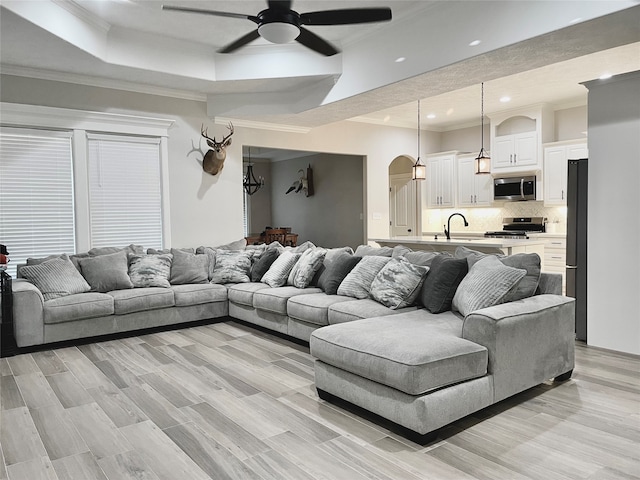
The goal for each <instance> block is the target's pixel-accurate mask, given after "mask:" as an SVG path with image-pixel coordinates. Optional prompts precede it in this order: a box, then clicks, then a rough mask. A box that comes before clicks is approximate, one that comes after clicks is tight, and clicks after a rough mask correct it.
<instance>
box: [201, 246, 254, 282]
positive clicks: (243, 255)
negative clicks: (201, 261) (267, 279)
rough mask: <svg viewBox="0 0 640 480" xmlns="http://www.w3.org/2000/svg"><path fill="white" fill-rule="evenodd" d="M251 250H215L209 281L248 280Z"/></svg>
mask: <svg viewBox="0 0 640 480" xmlns="http://www.w3.org/2000/svg"><path fill="white" fill-rule="evenodd" d="M251 256H252V253H251V252H246V251H244V250H241V251H232V250H216V257H215V267H214V268H213V272H212V274H211V283H247V282H250V281H251V279H250V278H249V272H250V271H251Z"/></svg>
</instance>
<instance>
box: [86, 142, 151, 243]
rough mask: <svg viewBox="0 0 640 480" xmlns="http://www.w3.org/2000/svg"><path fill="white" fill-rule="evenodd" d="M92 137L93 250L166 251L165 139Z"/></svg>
mask: <svg viewBox="0 0 640 480" xmlns="http://www.w3.org/2000/svg"><path fill="white" fill-rule="evenodd" d="M87 138H88V149H89V210H90V229H91V246H92V247H105V246H124V245H128V244H130V243H135V244H138V245H142V246H144V247H146V248H162V197H161V195H162V194H161V174H160V139H159V138H147V137H134V136H120V135H98V134H88V135H87Z"/></svg>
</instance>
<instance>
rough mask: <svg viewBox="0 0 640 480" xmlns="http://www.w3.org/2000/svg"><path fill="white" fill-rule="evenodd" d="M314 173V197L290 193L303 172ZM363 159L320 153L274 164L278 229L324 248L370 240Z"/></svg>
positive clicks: (273, 208)
mask: <svg viewBox="0 0 640 480" xmlns="http://www.w3.org/2000/svg"><path fill="white" fill-rule="evenodd" d="M308 165H311V168H312V170H313V186H314V194H313V196H311V197H306V196H305V195H304V193H303V192H300V193H294V192H292V193H289V194H288V195H287V194H286V193H285V192H286V191H287V189H288V188H289V187H290V186H291V184H292V183H293V182H294V181H295V180H297V179H298V177H299V175H300V174H299V172H298V170H300V169H302V170H304V171H305V172H306V170H307V166H308ZM363 169H364V158H363V157H362V156H358V155H336V154H327V153H319V154H317V155H311V156H305V157H302V158H297V159H291V160H284V161H280V162H273V163H272V164H271V178H272V182H271V188H270V190H271V212H272V223H273V224H272V225H271V226H273V227H291V228H292V231H293V232H295V233H297V234H298V235H299V237H298V244H300V243H302V242H304V241H307V240H310V241H312V242H313V243H314V244H316V245H320V246H323V247H329V248H332V247H342V246H345V245H349V246H351V247H353V248H355V247H357V246H358V245H360V244H362V243H366V242H365V233H364V222H363V219H362V214H363V212H364V182H363V179H364V171H363Z"/></svg>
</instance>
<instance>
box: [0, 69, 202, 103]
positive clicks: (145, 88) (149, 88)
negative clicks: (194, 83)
mask: <svg viewBox="0 0 640 480" xmlns="http://www.w3.org/2000/svg"><path fill="white" fill-rule="evenodd" d="M0 73H2V75H13V76H16V77H27V78H35V79H38V80H49V81H52V82H63V83H73V84H75V85H85V86H88V87H99V88H109V89H112V90H123V91H127V92H133V93H144V94H146V95H158V96H161V97H170V98H178V99H181V100H193V101H196V102H206V101H207V95H206V94H204V93H198V92H190V91H187V90H178V89H172V88H165V87H156V86H153V85H146V84H141V83H135V82H126V81H122V80H112V79H108V78H100V77H92V76H89V75H79V74H76V73H66V72H58V71H54V70H42V69H38V68H31V67H20V66H17V65H5V64H3V65H2V70H1V71H0Z"/></svg>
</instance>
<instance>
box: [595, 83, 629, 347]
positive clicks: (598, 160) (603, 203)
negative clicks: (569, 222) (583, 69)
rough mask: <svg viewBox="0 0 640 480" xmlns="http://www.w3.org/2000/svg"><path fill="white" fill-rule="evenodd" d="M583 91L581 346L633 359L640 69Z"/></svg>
mask: <svg viewBox="0 0 640 480" xmlns="http://www.w3.org/2000/svg"><path fill="white" fill-rule="evenodd" d="M587 87H588V88H589V200H588V201H589V206H588V209H589V213H588V235H587V242H588V243H587V251H588V253H587V256H588V259H587V264H588V265H587V275H588V276H587V343H589V344H590V345H595V346H598V347H604V348H609V349H613V350H620V351H623V352H629V353H634V354H640V274H639V272H640V244H639V241H638V239H640V195H638V185H640V72H633V73H628V74H625V75H619V76H616V77H613V78H611V79H609V80H605V81H601V80H596V81H593V82H588V83H587Z"/></svg>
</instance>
